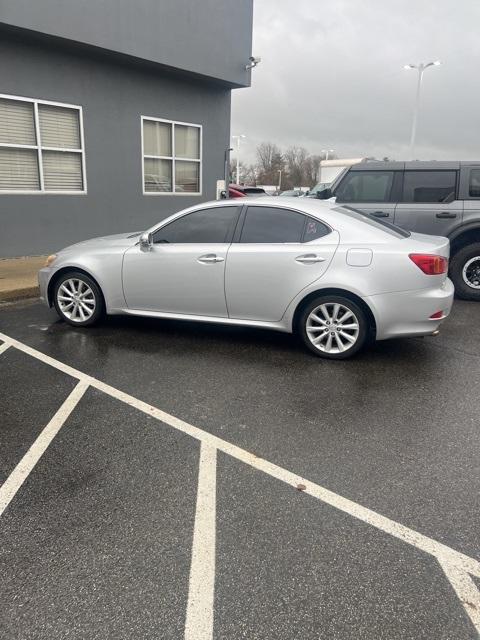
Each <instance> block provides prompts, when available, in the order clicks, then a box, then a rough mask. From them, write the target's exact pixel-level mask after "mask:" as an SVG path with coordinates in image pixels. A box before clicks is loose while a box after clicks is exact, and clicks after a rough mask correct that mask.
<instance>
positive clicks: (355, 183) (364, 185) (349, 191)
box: [335, 171, 393, 202]
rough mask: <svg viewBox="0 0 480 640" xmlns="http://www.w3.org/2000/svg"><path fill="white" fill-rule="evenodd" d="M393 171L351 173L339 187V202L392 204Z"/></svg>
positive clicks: (337, 194)
mask: <svg viewBox="0 0 480 640" xmlns="http://www.w3.org/2000/svg"><path fill="white" fill-rule="evenodd" d="M392 185H393V171H350V172H349V173H347V175H346V176H345V178H344V179H343V180H342V181H341V182H340V184H339V185H338V187H337V189H336V191H335V196H336V197H337V202H390V193H391V191H392Z"/></svg>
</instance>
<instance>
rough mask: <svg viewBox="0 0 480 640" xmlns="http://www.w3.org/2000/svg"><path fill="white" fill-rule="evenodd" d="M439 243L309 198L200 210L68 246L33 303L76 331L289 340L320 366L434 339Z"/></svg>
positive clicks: (446, 291)
mask: <svg viewBox="0 0 480 640" xmlns="http://www.w3.org/2000/svg"><path fill="white" fill-rule="evenodd" d="M448 256H449V242H448V240H447V239H446V238H442V237H434V236H427V235H420V234H416V233H409V232H408V231H404V230H403V229H400V228H398V227H395V226H393V225H391V224H388V223H385V222H382V221H380V220H377V219H375V218H373V217H371V216H369V215H368V214H363V213H360V212H358V211H355V210H353V209H349V208H346V207H341V206H338V205H336V204H335V203H332V202H326V201H321V200H316V199H309V198H248V200H247V199H245V200H244V201H239V200H227V201H225V200H223V201H218V202H210V203H204V204H201V205H196V206H194V207H190V208H189V209H185V210H183V211H180V212H178V213H175V214H173V215H172V216H170V217H169V218H167V219H166V220H163V221H162V222H160V223H158V224H157V225H155V226H154V227H152V228H151V229H149V230H148V231H146V232H144V233H142V234H140V233H135V234H119V235H114V236H108V237H103V238H96V239H93V240H88V241H86V242H80V243H79V244H76V245H73V246H71V247H67V248H66V249H63V250H62V251H59V252H58V253H57V254H55V255H52V256H50V257H49V258H48V260H47V266H45V268H43V269H42V270H41V271H40V272H39V281H40V289H41V296H42V298H43V300H44V301H45V302H46V303H47V304H48V305H50V306H52V305H53V306H55V309H56V310H57V312H58V314H59V316H60V317H61V318H62V319H63V320H65V321H66V322H68V323H70V324H71V325H73V326H75V327H85V326H88V325H92V324H94V323H95V322H97V321H98V320H99V319H100V318H101V317H102V316H103V315H104V314H105V313H107V314H129V315H137V316H149V317H155V318H173V319H178V320H182V319H183V320H197V321H202V322H221V323H224V324H234V325H246V326H255V327H264V328H266V329H276V330H279V331H286V332H296V333H298V335H299V336H300V337H301V338H302V340H303V342H304V344H305V345H306V346H307V347H308V349H310V351H312V352H313V353H314V354H316V355H318V356H322V357H325V358H332V359H341V358H347V357H349V356H352V355H353V354H354V353H356V352H357V351H359V349H361V348H362V347H363V346H364V345H365V344H366V342H367V341H368V340H369V339H371V338H376V339H377V340H385V339H387V338H395V337H400V336H425V335H433V334H435V333H436V332H437V331H438V328H439V326H440V324H441V323H442V322H443V320H444V319H445V318H446V317H447V316H448V314H449V313H450V308H451V306H452V301H453V285H452V283H451V282H450V280H449V279H448V278H447V269H448Z"/></svg>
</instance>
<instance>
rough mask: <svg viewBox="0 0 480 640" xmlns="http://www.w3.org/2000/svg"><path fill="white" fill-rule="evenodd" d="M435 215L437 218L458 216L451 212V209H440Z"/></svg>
mask: <svg viewBox="0 0 480 640" xmlns="http://www.w3.org/2000/svg"><path fill="white" fill-rule="evenodd" d="M435 216H436V217H437V218H456V217H457V214H456V213H451V212H450V211H440V212H439V213H436V214H435Z"/></svg>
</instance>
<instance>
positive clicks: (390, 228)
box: [334, 207, 411, 238]
mask: <svg viewBox="0 0 480 640" xmlns="http://www.w3.org/2000/svg"><path fill="white" fill-rule="evenodd" d="M334 210H335V211H338V212H339V213H342V214H343V215H345V216H348V217H349V218H353V219H354V220H360V221H361V222H365V223H366V224H369V225H370V226H371V227H375V228H376V229H381V230H382V231H385V233H388V234H390V235H391V236H394V237H395V238H409V237H410V235H411V234H410V231H405V229H402V228H401V227H397V225H396V224H392V223H391V222H385V221H384V220H379V219H378V218H376V217H375V216H372V215H371V214H370V213H365V212H364V211H359V210H358V209H353V208H352V207H335V209H334Z"/></svg>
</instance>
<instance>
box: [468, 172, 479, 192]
mask: <svg viewBox="0 0 480 640" xmlns="http://www.w3.org/2000/svg"><path fill="white" fill-rule="evenodd" d="M469 195H470V197H471V198H480V169H472V170H471V171H470V187H469Z"/></svg>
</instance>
